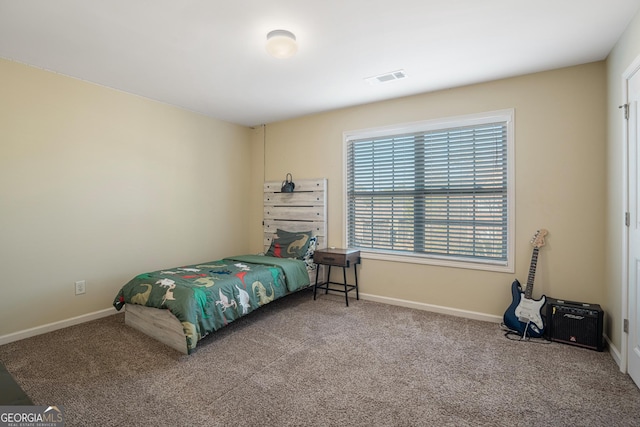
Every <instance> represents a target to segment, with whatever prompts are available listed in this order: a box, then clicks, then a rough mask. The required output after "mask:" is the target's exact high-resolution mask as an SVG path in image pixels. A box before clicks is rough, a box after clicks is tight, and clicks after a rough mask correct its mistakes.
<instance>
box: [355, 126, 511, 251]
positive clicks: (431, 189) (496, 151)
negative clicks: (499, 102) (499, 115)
mask: <svg viewBox="0 0 640 427" xmlns="http://www.w3.org/2000/svg"><path fill="white" fill-rule="evenodd" d="M507 132H508V125H507V122H493V123H482V124H473V125H470V126H458V127H452V128H445V129H435V130H433V129H431V130H426V131H417V132H415V131H413V132H410V133H404V134H395V135H384V136H381V135H377V136H374V137H363V138H358V137H357V135H355V137H352V138H348V139H347V146H346V149H347V156H346V157H347V239H348V244H349V247H356V248H360V249H363V250H372V251H384V252H391V253H396V254H417V255H423V256H436V257H454V258H456V259H460V258H463V259H467V260H472V261H480V262H482V261H488V262H493V263H498V264H506V261H507V255H508V236H507V232H508V229H509V227H508V199H507V197H508V191H507V184H508V182H507V179H508V173H507V160H508V156H507V149H508V143H507V142H508V135H507Z"/></svg>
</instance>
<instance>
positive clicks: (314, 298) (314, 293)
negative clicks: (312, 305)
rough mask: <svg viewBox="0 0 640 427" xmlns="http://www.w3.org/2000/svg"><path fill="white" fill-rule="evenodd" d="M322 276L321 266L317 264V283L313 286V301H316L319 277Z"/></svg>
mask: <svg viewBox="0 0 640 427" xmlns="http://www.w3.org/2000/svg"><path fill="white" fill-rule="evenodd" d="M319 274H320V264H316V283H315V285H313V300H314V301H315V300H316V290H317V289H318V275H319Z"/></svg>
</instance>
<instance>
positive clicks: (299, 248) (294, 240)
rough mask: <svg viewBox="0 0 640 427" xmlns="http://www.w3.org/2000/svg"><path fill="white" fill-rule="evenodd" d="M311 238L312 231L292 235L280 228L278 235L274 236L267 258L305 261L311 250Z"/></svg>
mask: <svg viewBox="0 0 640 427" xmlns="http://www.w3.org/2000/svg"><path fill="white" fill-rule="evenodd" d="M311 237H312V234H311V231H298V232H293V233H292V232H289V231H285V230H280V229H279V228H278V229H277V230H276V234H274V235H273V241H272V242H271V246H270V247H269V250H268V251H267V256H273V257H277V258H297V259H303V257H304V255H305V254H306V253H307V249H308V248H309V241H310V240H311Z"/></svg>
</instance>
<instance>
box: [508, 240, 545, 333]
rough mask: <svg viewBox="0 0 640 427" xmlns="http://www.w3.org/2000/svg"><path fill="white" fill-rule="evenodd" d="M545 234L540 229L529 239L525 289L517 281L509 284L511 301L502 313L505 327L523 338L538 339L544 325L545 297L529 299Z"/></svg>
mask: <svg viewBox="0 0 640 427" xmlns="http://www.w3.org/2000/svg"><path fill="white" fill-rule="evenodd" d="M547 234H548V232H547V230H545V229H540V230H538V231H537V232H536V234H535V235H534V236H533V238H532V239H531V244H532V245H533V254H532V255H531V265H530V267H529V277H528V278H527V287H526V289H525V291H524V292H522V287H521V286H520V282H518V279H516V280H514V282H513V283H512V284H511V294H512V296H513V301H512V302H511V305H510V306H509V308H507V311H505V313H504V324H505V326H506V327H507V328H509V329H511V330H513V331H515V332H518V334H520V335H522V337H523V338H524V337H525V336H527V335H528V336H530V337H532V338H540V337H541V336H542V334H543V333H544V323H543V321H542V316H541V314H540V313H541V310H542V306H543V305H544V303H545V301H546V297H545V296H544V295H543V296H542V297H541V298H540V299H539V300H534V299H533V298H531V295H532V294H533V280H534V278H535V275H536V265H537V263H538V251H539V250H540V248H541V247H543V246H544V237H545V236H546V235H547Z"/></svg>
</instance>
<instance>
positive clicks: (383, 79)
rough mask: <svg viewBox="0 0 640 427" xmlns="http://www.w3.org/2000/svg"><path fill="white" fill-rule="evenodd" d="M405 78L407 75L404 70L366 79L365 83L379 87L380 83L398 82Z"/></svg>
mask: <svg viewBox="0 0 640 427" xmlns="http://www.w3.org/2000/svg"><path fill="white" fill-rule="evenodd" d="M406 77H407V73H405V72H404V70H397V71H392V72H390V73H384V74H379V75H377V76H373V77H367V78H366V79H365V81H366V82H367V83H369V84H370V85H374V86H375V85H379V84H381V83H387V82H392V81H394V80H400V79H404V78H406Z"/></svg>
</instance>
